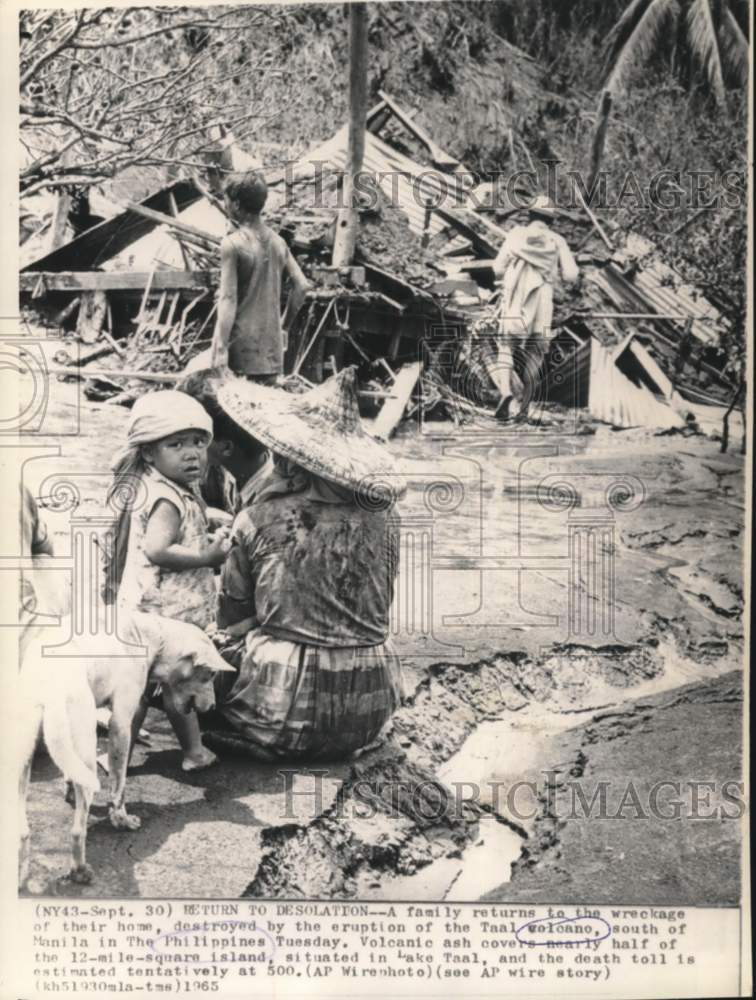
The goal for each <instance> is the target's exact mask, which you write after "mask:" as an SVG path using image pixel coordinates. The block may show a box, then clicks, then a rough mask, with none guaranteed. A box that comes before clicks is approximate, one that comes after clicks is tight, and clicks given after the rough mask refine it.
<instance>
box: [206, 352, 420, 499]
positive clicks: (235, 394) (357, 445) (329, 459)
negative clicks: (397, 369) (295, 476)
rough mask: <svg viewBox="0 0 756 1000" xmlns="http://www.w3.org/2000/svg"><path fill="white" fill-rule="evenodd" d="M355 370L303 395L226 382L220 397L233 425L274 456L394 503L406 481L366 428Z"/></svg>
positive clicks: (241, 381)
mask: <svg viewBox="0 0 756 1000" xmlns="http://www.w3.org/2000/svg"><path fill="white" fill-rule="evenodd" d="M354 371H355V370H354V368H344V369H343V370H342V371H340V372H339V373H338V375H334V376H332V377H331V378H329V379H327V380H326V381H325V382H323V383H322V385H318V386H315V388H314V389H310V390H308V391H307V392H305V393H302V394H300V395H294V394H293V393H288V392H284V391H283V390H282V389H273V388H270V387H267V386H262V385H256V384H255V383H252V382H247V381H246V380H244V379H236V378H235V379H227V380H226V381H224V382H222V383H220V384H219V385H218V388H217V390H216V398H217V400H218V403H219V404H220V406H221V407H222V408H223V409H224V410H225V412H226V413H227V414H228V415H229V417H231V419H232V420H233V421H234V422H235V423H237V424H238V425H239V426H240V427H242V428H243V429H244V430H245V431H247V433H249V434H251V435H252V437H254V438H257V440H258V441H262V443H263V444H265V445H266V446H267V447H268V448H270V449H271V451H273V452H276V453H277V454H279V455H283V456H285V457H286V458H289V459H291V460H292V461H293V462H296V463H297V464H298V465H301V466H302V467H303V468H305V469H308V470H309V471H310V472H314V473H315V475H317V476H321V477H322V478H323V479H328V480H330V481H331V482H334V483H338V484H339V485H340V486H347V487H351V488H353V489H356V490H359V491H360V493H362V494H364V495H365V496H366V497H369V498H375V499H380V500H383V499H396V498H397V497H399V496H400V495H401V494H402V493H403V492H404V484H403V477H402V475H401V472H400V469H399V466H398V465H397V463H396V461H395V460H394V458H393V456H392V455H391V453H390V452H389V451H388V449H387V448H385V447H384V446H383V445H381V444H379V443H378V441H376V440H375V439H374V438H372V437H371V436H370V435H369V434H368V433H367V431H366V430H365V428H364V427H363V425H362V420H361V419H360V413H359V409H358V406H357V392H356V389H355V374H354Z"/></svg>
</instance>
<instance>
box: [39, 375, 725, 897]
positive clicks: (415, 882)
mask: <svg viewBox="0 0 756 1000" xmlns="http://www.w3.org/2000/svg"><path fill="white" fill-rule="evenodd" d="M77 405H79V404H78V403H77V399H76V394H75V390H74V387H72V386H70V385H67V386H64V387H62V388H60V387H58V388H56V390H55V393H54V395H53V398H52V399H51V411H50V415H49V419H50V420H52V421H54V420H55V419H59V420H64V419H67V418H68V417H69V416H70V414H71V412H72V411H73V410H74V409H75V408H76V406H77ZM125 413H126V411H125V410H123V409H122V408H120V407H117V406H109V405H107V404H89V403H86V402H84V403H81V404H80V411H79V414H80V427H81V431H82V433H81V434H79V435H75V436H72V437H70V438H66V439H63V440H62V441H61V442H60V443H61V445H62V448H61V450H62V453H63V455H64V456H65V475H64V476H61V475H60V473H61V461H60V459H54V458H48V457H42V458H37V459H35V460H34V461H32V462H28V463H27V465H26V467H25V470H24V477H25V481H26V482H27V483H28V484H29V485H30V486H31V488H32V489H33V490H34V491H36V490H37V488H38V487H39V486H40V485H41V484H43V483H46V486H45V490H43V492H46V493H47V494H48V495H49V496H50V497H52V499H53V500H54V498H55V495H56V494H55V482H56V481H55V480H54V479H52V480H51V479H49V478H48V477H50V476H56V475H57V476H58V479H66V480H67V481H68V482H70V483H73V484H74V485H75V487H76V489H77V490H78V491H79V495H80V503H79V505H78V507H77V508H76V510H75V514H76V515H93V514H95V513H98V512H100V511H101V510H102V496H103V492H104V488H105V485H106V484H107V479H108V476H107V472H106V470H107V466H108V464H109V461H110V457H111V455H112V452H113V450H114V447H115V445H116V442H117V441H119V440H121V438H122V436H123V428H124V423H125ZM573 429H574V428H573ZM443 430H444V433H445V434H446V435H447V436H446V438H445V439H444V440H436V441H434V442H431V441H429V440H427V439H426V438H425V437H423V436H422V435H421V434H419V433H418V432H417V431H416V430H414V431H413V430H412V429H409V430H406V431H403V433H402V435H401V436H400V438H399V439H398V440H396V441H395V442H394V445H393V447H394V449H395V450H396V452H397V453H398V454H399V455H400V456H401V457H402V458H403V459H404V460H405V462H406V465H407V474H408V479H409V490H408V494H407V497H406V500H404V501H403V502H402V507H401V511H402V520H403V525H404V533H405V539H406V538H407V537H409V536H411V537H412V539H413V544H412V545H411V546H409V543H408V542H405V548H404V549H403V551H402V561H403V567H404V568H403V573H404V576H403V577H402V581H401V585H400V588H399V592H398V594H397V599H396V602H395V619H394V621H395V625H396V628H397V636H396V641H397V643H398V645H399V646H400V649H401V652H402V657H403V662H404V664H405V668H406V672H407V680H408V684H407V687H408V691H407V695H408V697H407V702H406V704H405V706H404V707H403V708H402V709H401V710H400V711H399V712H398V713H397V715H396V717H395V721H394V728H393V733H392V735H391V737H390V739H389V741H388V743H387V744H386V745H385V746H384V747H382V748H380V749H378V750H376V751H373V752H371V753H369V754H366V755H365V756H364V757H362V758H361V759H359V760H357V761H351V762H339V763H336V764H323V765H322V766H320V767H313V768H296V769H293V768H292V769H289V770H288V771H287V772H286V773H284V774H282V773H280V770H279V769H277V768H275V767H266V766H264V765H260V764H258V763H253V762H250V761H245V760H241V759H233V760H232V759H226V760H224V761H222V763H221V764H220V765H219V766H218V767H216V768H214V769H212V770H210V771H207V772H205V773H202V774H198V775H195V776H193V777H187V776H186V775H183V774H182V773H181V772H180V770H179V767H178V756H177V751H176V747H175V743H174V741H173V738H172V736H171V735H170V732H169V730H168V728H167V726H166V723H165V720H164V719H163V718H162V717H160V716H159V715H158V714H154V716H153V717H152V718H151V720H150V730H151V734H152V738H151V746H150V747H149V748H140V749H139V751H138V756H137V758H136V760H135V766H134V768H133V773H132V774H131V776H130V778H129V785H128V800H129V802H130V803H131V808H132V809H133V811H134V812H135V813H137V815H139V816H140V817H141V818H142V829H141V830H140V831H138V832H136V833H116V832H114V831H112V830H110V828H109V827H108V825H107V822H106V821H105V820H104V805H103V804H104V801H105V799H104V796H103V795H102V793H100V794H99V795H98V798H97V799H96V804H95V807H94V809H93V821H92V829H91V831H90V838H89V844H90V861H91V863H92V865H93V866H94V868H95V871H96V873H97V878H96V881H95V882H94V884H93V885H92V886H91V887H90V888H87V889H85V890H84V894H87V895H93V896H100V895H120V896H132V895H140V896H163V895H167V894H170V895H173V896H199V897H219V896H231V897H233V896H238V895H240V894H242V893H248V894H251V895H281V896H288V897H292V896H294V897H296V896H318V897H324V898H328V897H345V896H355V895H357V896H361V897H368V896H373V897H377V898H396V899H413V898H429V899H440V898H480V897H482V896H484V895H486V894H493V895H492V898H520V897H523V898H524V897H525V896H528V898H531V897H532V898H540V894H542V896H543V898H547V897H548V898H549V899H555V898H556V895H555V893H558V894H559V898H560V899H561V898H564V900H565V901H567V900H573V901H580V902H585V901H595V902H598V901H600V898H604V896H603V891H604V890H603V888H602V886H606V887H607V888H606V891H607V893H608V895H607V896H606V898H609V896H611V897H612V898H613V899H616V898H619V897H621V898H622V899H623V900H624V901H627V902H630V901H631V899H635V898H636V897H635V895H633V894H634V893H635V892H636V889H637V893H638V899H639V900H640V898H641V897H642V899H643V901H645V902H648V901H650V899H651V897H653V899H656V898H657V896H656V895H655V893H658V898H660V899H661V898H663V899H664V900H665V901H666V902H680V903H682V902H697V903H699V904H700V903H705V902H721V901H725V900H732V899H734V898H735V897H736V896H737V891H738V890H737V886H738V874H737V866H736V864H735V862H734V860H733V859H734V858H735V853H736V852H735V846H734V845H735V843H736V838H735V839H734V833H733V831H734V829H735V824H730V825H729V826H727V825H726V824H720V826H719V827H717V828H716V829H715V828H714V827H712V826H711V825H709V826H707V827H704V826H694V825H690V832H689V833H686V834H685V835H684V838H683V840H682V841H680V842H679V843H678V840H677V839H676V836H677V835H676V830H678V829H679V824H678V826H677V827H674V826H673V823H672V821H670V822H668V823H664V822H662V823H661V824H660V823H656V824H649V823H642V822H638V823H624V824H621V823H617V824H616V825H615V827H614V828H613V829H616V830H617V831H618V833H617V838H618V839H612V838H609V839H608V840H607V836H606V835H605V834H604V831H605V830H606V829H607V823H606V821H603V820H598V819H594V820H586V821H584V822H581V823H580V824H577V823H573V822H572V821H570V822H569V823H567V824H566V825H565V826H564V828H562V827H560V828H559V829H558V831H556V832H555V831H554V829H547V827H548V822H549V820H548V815H547V813H546V812H545V811H544V810H543V809H542V808H541V807H540V806H539V808H538V810H537V811H536V815H535V816H534V817H533V818H532V819H531V820H530V821H525V820H523V819H521V818H517V817H514V816H512V815H509V814H507V812H506V809H505V810H503V811H502V809H501V808H499V804H498V803H496V802H494V801H493V799H492V793H491V788H492V785H494V784H495V783H496V782H505V783H511V782H512V780H518V779H519V780H522V779H523V778H524V777H526V776H527V775H529V774H540V773H541V772H542V771H543V770H544V768H546V769H548V768H553V767H555V766H557V765H559V766H563V765H564V762H565V761H568V762H571V763H570V767H577V766H578V764H576V763H575V762H576V761H578V763H579V762H580V761H583V757H585V758H587V761H588V764H587V765H586V764H585V761H583V766H584V770H583V771H582V772H581V775H580V776H579V777H580V778H581V780H584V779H585V780H586V781H587V782H588V783H587V784H586V786H585V790H586V792H587V793H588V792H590V788H591V787H592V786H591V782H595V781H597V780H600V779H601V776H602V775H606V776H607V777H608V780H615V781H616V780H619V777H622V778H623V779H624V778H626V777H628V776H636V777H637V779H638V780H639V781H641V782H648V781H651V780H652V779H654V778H655V777H658V778H663V777H667V776H668V773H669V775H670V776H671V780H688V779H692V778H698V777H699V776H700V780H709V779H710V778H711V780H720V779H721V780H725V779H734V780H737V778H738V777H739V773H733V772H734V771H738V770H739V763H738V760H737V757H736V755H734V749H735V748H738V747H739V745H740V739H739V736H738V734H737V732H736V730H735V726H736V722H737V720H738V719H739V703H738V702H737V700H736V699H735V695H734V694H733V695H732V697H730V694H728V695H727V698H724V700H723V699H722V698H719V699H718V696H717V692H719V693H720V694H721V693H722V691H724V692H725V693H727V692H730V693H732V692H734V691H735V689H736V678H735V677H733V676H732V671H734V670H736V669H738V668H739V665H740V656H741V649H742V632H741V625H740V614H741V605H742V579H741V573H740V565H741V543H742V525H743V503H744V501H743V483H742V460H741V459H740V458H739V457H729V456H724V457H723V456H719V455H718V453H717V449H716V445H715V444H714V443H713V442H710V441H707V440H705V439H701V438H683V437H668V436H664V437H654V436H652V435H650V434H648V433H645V432H636V431H628V432H624V433H621V434H620V433H614V432H612V431H610V430H609V429H608V428H599V429H598V430H597V432H596V433H595V434H588V435H586V434H582V433H581V434H568V433H565V426H564V421H562V423H561V424H560V425H559V426H556V427H554V426H552V427H547V428H543V429H534V428H528V427H525V428H517V429H516V430H514V431H513V432H511V433H508V434H506V435H502V434H501V433H499V434H497V435H492V434H491V432H490V430H487V431H484V432H481V433H473V432H471V431H469V430H465V429H464V428H463V429H461V430H455V429H454V428H453V427H450V428H443ZM50 441H52V439H50ZM618 482H620V483H624V486H620V487H617V483H618ZM612 491H614V493H612ZM623 491H624V492H623ZM610 495H611V496H613V497H614V506H608V505H607V496H610ZM71 517H72V512H71V511H70V510H61V511H59V512H57V513H56V512H55V510H53V509H49V510H48V511H47V519H48V521H49V523H50V525H51V527H52V529H53V531H54V534H55V541H56V554H57V555H58V556H60V557H62V558H64V557H67V556H70V546H71V541H70V539H71V527H70V519H71ZM581 524H582V529H581ZM586 525H588V526H589V527H591V526H592V527H591V530H592V531H597V530H599V528H597V525H599V526H600V525H603V528H601V530H604V531H605V532H606V534H605V535H603V536H602V537H603V539H604V542H602V545H601V548H600V550H599V549H595V548H594V549H592V550H591V549H589V548H587V549H586V550H585V552H586V553H587V554H588V555H590V553H591V552H597V551H603V552H604V553H606V554H607V560H608V562H607V564H606V565H608V566H609V570H608V571H607V572H605V573H604V571H603V570H599V569H597V568H595V567H597V566H600V564H601V560H599V561H598V562H596V561H595V560H591V559H590V558H588V559H587V561H586V560H584V561H583V562H582V563H580V565H579V566H578V567H577V569H575V564H574V561H573V562H571V553H573V554H574V551H575V550H574V547H573V548H572V549H571V548H570V546H571V545H573V546H574V544H577V543H575V542H574V539H575V538H577V537H579V532H580V531H581V530H584V529H585V528H586ZM576 532H577V534H576ZM580 537H583V538H585V537H586V536H585V535H583V536H580ZM571 539H572V540H573V541H571ZM580 544H583V542H580ZM586 544H593V543H586ZM408 546H409V547H408ZM610 557H611V558H610ZM571 566H572V567H573V569H572V575H571V570H570V567H571ZM591 567H594V568H591ZM600 573H604V575H603V576H600ZM602 581H603V582H604V583H607V581H609V582H610V583H611V586H608V584H607V587H608V589H606V588H605V589H604V590H602V589H601V586H599V584H601V583H602ZM602 595H603V596H602ZM571 602H572V603H571ZM571 607H572V608H573V609H576V608H577V609H582V610H581V612H580V614H581V615H582V618H580V620H579V621H578V618H579V617H580V616H578V618H576V617H575V615H572V616H570V615H568V609H570V608H571ZM431 623H432V627H431ZM675 691H677V692H678V693H679V692H681V691H682V692H692V693H691V694H686V695H685V697H686V698H688V699H689V700H688V701H681V702H679V703H675V702H674V697H676V695H675V696H674V697H673V692H675ZM649 699H650V701H649ZM655 699H661V701H658V700H655ZM667 703H669V704H667ZM647 705H651V706H652V707H650V708H647V707H646V706H647ZM607 713H609V714H607ZM611 713H615V714H616V715H617V718H619V719H620V720H624V722H622V723H621V724H622V725H623V726H625V728H626V730H627V732H626V733H623V735H622V738H616V739H615V738H613V737H612V728H611V727H612V725H613V723H610V722H609V721H607V720H609V719H611V717H612V715H611ZM646 715H648V718H647V719H646ZM638 718H642V719H643V725H641V726H636V725H635V724H634V722H633V720H637V719H638ZM628 720H629V721H628ZM691 727H695V729H696V733H697V738H696V742H695V744H693V745H691V744H690V741H686V740H685V739H684V735H685V729H686V728H691ZM591 734H594V735H595V739H593V741H592V742H590V741H591V739H592V736H591ZM586 741H588V742H590V746H588V748H587V749H586ZM581 755H582V756H581ZM657 764H658V770H657ZM568 770H569V768H568ZM465 782H467V783H468V784H470V785H471V787H470V788H468V789H466V790H465V788H464V786H463V787H462V790H461V791H460V790H459V789H460V786H461V785H462V783H465ZM589 797H590V795H589ZM70 819H71V812H70V810H69V808H68V807H67V806H66V805H65V803H64V801H63V797H62V783H61V781H60V779H59V777H58V776H56V774H55V769H54V768H53V766H52V765H51V764H50V763H49V762H48V761H46V760H45V759H44V758H40V759H39V760H38V762H37V765H36V766H35V773H34V779H33V783H32V790H31V793H30V821H31V826H32V831H33V866H32V880H31V884H30V891H32V892H34V893H57V894H63V895H79V894H81V892H82V890H81V888H80V887H79V886H76V887H72V886H70V885H68V884H67V883H65V882H62V883H61V882H59V881H58V876H59V875H60V874H61V873H62V872H63V871H64V870H65V869H66V866H67V860H66V851H67V841H68V835H69V834H68V831H69V827H70ZM686 829H688V828H687V827H686ZM699 830H705V831H706V832H705V833H697V832H694V831H699ZM664 837H666V838H667V840H666V841H663V843H664V844H665V845H666V846H665V847H663V848H662V849H659V850H655V851H652V850H651V849H650V841H652V842H653V844H655V845H656V844H658V843H662V841H661V840H660V838H664ZM605 841H606V842H605ZM607 847H608V848H611V851H607ZM713 850H714V851H719V852H720V853H719V854H718V855H717V856H718V857H719V858H720V860H721V861H722V870H723V871H725V873H726V874H725V875H724V876H723V878H722V880H721V882H718V883H717V884H714V883H713V882H712V880H711V878H710V877H709V876H708V875H707V866H708V865H709V861H708V860H707V854H709V855H710V852H711V851H713ZM557 852H561V855H558V853H557ZM623 852H624V857H625V858H626V859H627V862H626V863H625V864H622V865H613V866H612V879H611V881H610V882H604V881H602V878H603V876H600V875H599V874H597V873H598V872H599V870H603V869H605V868H606V862H607V858H608V857H610V856H611V857H612V859H613V860H614V859H615V858H616V856H618V854H619V853H623ZM639 856H642V857H643V858H644V864H645V866H646V869H647V870H645V871H644V875H643V878H640V879H639V876H638V872H639V866H638V863H637V860H633V859H634V858H636V859H637V857H639ZM513 862H514V863H515V865H514V877H513V879H512V881H511V883H510V876H511V874H512V872H511V871H510V868H511V865H512V863H513ZM481 871H485V872H486V876H485V878H483V879H481V877H480V872H481ZM670 872H671V873H672V876H670V877H671V879H672V880H671V881H666V882H665V881H664V879H665V878H666V877H667V875H668V874H669V873H670ZM647 895H648V896H649V898H646V896H647Z"/></svg>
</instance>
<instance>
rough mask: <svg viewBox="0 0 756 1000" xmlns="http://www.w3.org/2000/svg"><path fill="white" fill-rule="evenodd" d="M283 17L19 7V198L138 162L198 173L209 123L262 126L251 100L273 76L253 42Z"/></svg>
mask: <svg viewBox="0 0 756 1000" xmlns="http://www.w3.org/2000/svg"><path fill="white" fill-rule="evenodd" d="M280 10H281V8H276V7H275V6H265V5H261V6H244V7H233V8H223V7H213V8H208V9H203V8H175V7H174V8H167V7H163V8H161V7H134V8H119V9H115V8H101V9H86V10H84V9H82V10H65V9H56V10H52V11H50V10H27V11H22V12H21V14H20V17H19V31H20V53H21V67H20V112H21V115H20V136H21V142H22V144H23V146H24V149H25V151H26V157H25V162H24V164H23V166H22V168H21V172H20V177H19V187H20V191H21V194H22V196H23V195H31V194H34V193H36V192H38V191H41V190H44V189H50V188H55V189H58V190H64V189H68V188H70V187H72V186H82V185H84V186H87V185H91V184H94V183H97V182H98V181H102V180H104V179H106V178H110V177H113V176H114V175H116V174H117V173H119V172H120V171H122V170H124V169H125V168H127V167H130V166H135V165H141V166H158V167H160V166H169V165H180V166H184V167H189V168H191V167H199V166H201V165H202V162H203V161H202V154H203V152H204V151H206V150H207V149H208V147H209V146H211V145H212V143H213V142H214V141H216V140H217V128H216V127H217V126H221V127H223V128H225V129H231V130H233V131H234V132H235V134H237V136H238V135H241V134H243V133H244V132H245V131H248V130H249V129H251V128H253V127H259V125H260V123H261V121H262V120H264V119H266V118H269V117H270V116H271V114H272V113H274V112H273V110H272V109H271V108H270V107H269V105H267V104H266V102H264V101H263V100H262V98H261V96H258V95H262V94H263V93H264V88H265V85H266V80H267V78H268V77H269V76H270V75H271V74H280V70H278V69H277V66H276V59H275V56H274V53H273V52H272V51H270V50H268V51H261V46H259V45H257V46H256V47H255V46H254V45H253V44H251V41H250V40H251V39H254V38H255V37H256V32H257V31H259V29H260V27H261V26H262V25H263V22H267V21H270V20H272V19H275V18H277V17H279V16H280V15H279V11H280Z"/></svg>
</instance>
